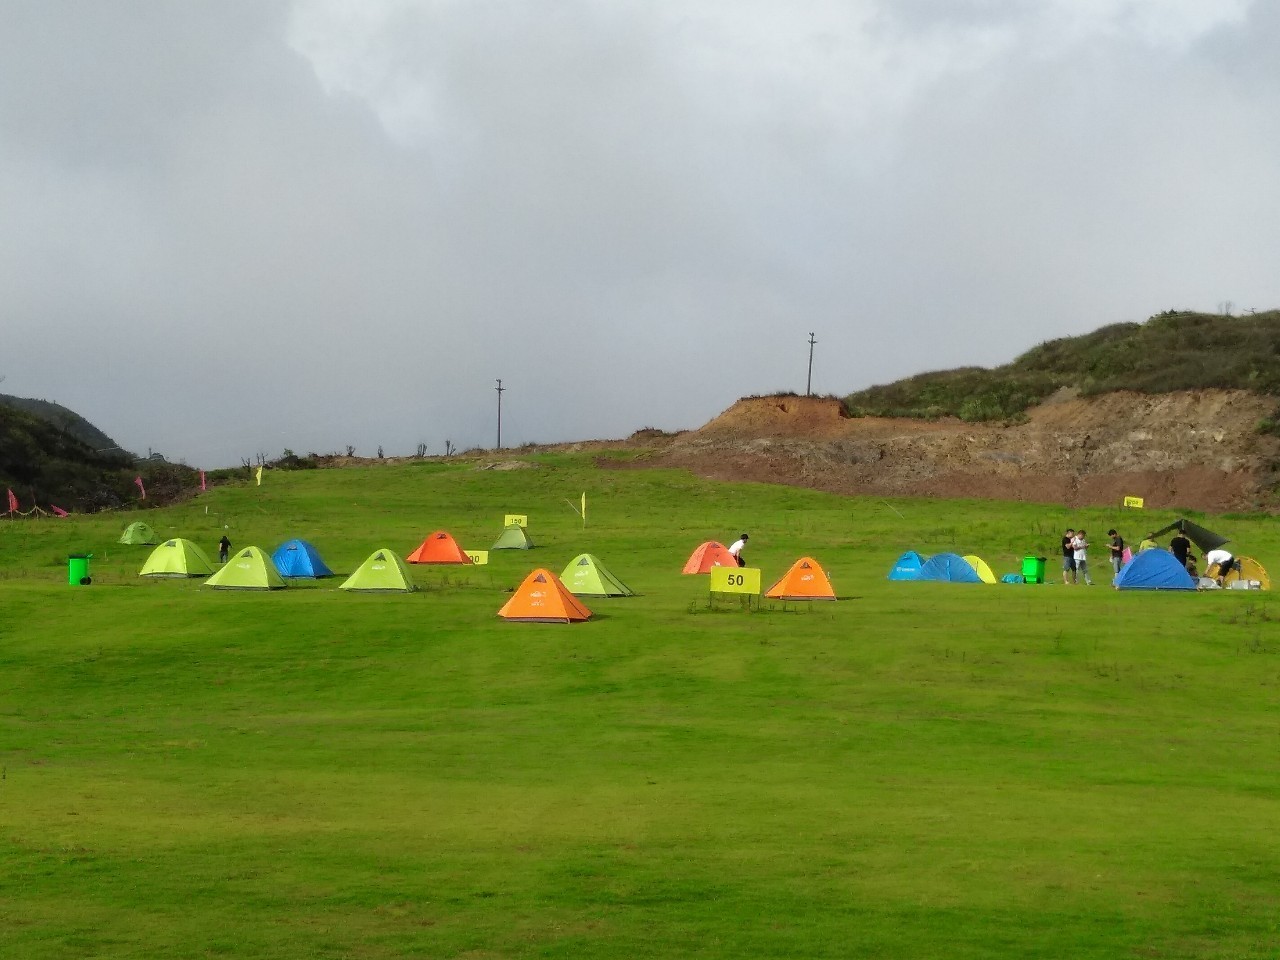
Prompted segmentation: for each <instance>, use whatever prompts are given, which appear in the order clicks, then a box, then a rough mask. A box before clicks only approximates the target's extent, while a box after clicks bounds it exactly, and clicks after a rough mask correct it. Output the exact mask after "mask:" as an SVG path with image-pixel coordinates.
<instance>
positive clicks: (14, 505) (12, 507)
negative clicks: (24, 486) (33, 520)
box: [9, 490, 18, 513]
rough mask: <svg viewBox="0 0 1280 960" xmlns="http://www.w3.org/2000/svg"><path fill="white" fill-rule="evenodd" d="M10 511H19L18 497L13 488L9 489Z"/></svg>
mask: <svg viewBox="0 0 1280 960" xmlns="http://www.w3.org/2000/svg"><path fill="white" fill-rule="evenodd" d="M9 512H10V513H17V512H18V498H17V497H15V496H14V495H13V490H10V491H9Z"/></svg>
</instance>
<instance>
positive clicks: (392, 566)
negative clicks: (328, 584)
mask: <svg viewBox="0 0 1280 960" xmlns="http://www.w3.org/2000/svg"><path fill="white" fill-rule="evenodd" d="M338 589H339V590H355V591H361V592H366V591H367V592H370V593H378V592H381V593H411V592H412V591H414V590H417V589H418V585H417V584H415V583H414V582H413V574H412V573H410V572H409V566H408V564H406V563H405V562H404V561H403V560H401V559H400V556H399V554H397V553H395V552H394V551H391V550H388V549H387V548H386V547H383V548H382V549H381V550H375V551H373V553H371V554H369V558H368V559H367V560H365V562H364V563H362V564H360V566H359V567H357V568H356V572H355V573H353V574H351V576H349V577H347V579H346V580H344V581H343V582H342V584H341V586H339V587H338Z"/></svg>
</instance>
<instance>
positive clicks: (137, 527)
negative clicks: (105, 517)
mask: <svg viewBox="0 0 1280 960" xmlns="http://www.w3.org/2000/svg"><path fill="white" fill-rule="evenodd" d="M159 542H160V537H159V536H158V535H157V534H156V532H155V531H154V530H152V529H151V528H150V527H149V526H147V525H146V524H145V523H143V522H142V521H141V520H135V521H133V523H131V524H129V525H128V526H127V527H125V528H124V533H122V534H120V543H131V544H138V543H159Z"/></svg>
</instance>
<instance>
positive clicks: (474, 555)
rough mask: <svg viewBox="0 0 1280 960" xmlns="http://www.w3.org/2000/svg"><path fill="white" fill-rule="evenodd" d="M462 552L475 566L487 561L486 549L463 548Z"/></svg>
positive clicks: (487, 552) (487, 553) (482, 564)
mask: <svg viewBox="0 0 1280 960" xmlns="http://www.w3.org/2000/svg"><path fill="white" fill-rule="evenodd" d="M462 552H463V553H465V554H466V555H467V556H468V557H469V558H470V559H471V562H472V563H474V564H475V565H476V566H481V567H482V566H484V565H485V564H486V563H488V562H489V551H488V550H463V551H462Z"/></svg>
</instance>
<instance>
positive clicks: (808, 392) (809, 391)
mask: <svg viewBox="0 0 1280 960" xmlns="http://www.w3.org/2000/svg"><path fill="white" fill-rule="evenodd" d="M817 342H818V341H817V340H815V339H813V331H812V330H810V331H809V378H808V379H807V380H805V382H804V395H805V396H806V397H811V396H813V345H814V344H815V343H817Z"/></svg>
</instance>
